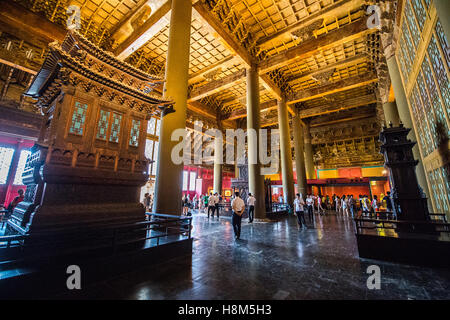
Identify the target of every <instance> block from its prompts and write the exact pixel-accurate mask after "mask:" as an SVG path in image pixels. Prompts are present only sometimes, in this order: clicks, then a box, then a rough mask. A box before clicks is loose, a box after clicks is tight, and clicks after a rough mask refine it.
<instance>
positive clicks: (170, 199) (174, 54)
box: [153, 0, 192, 214]
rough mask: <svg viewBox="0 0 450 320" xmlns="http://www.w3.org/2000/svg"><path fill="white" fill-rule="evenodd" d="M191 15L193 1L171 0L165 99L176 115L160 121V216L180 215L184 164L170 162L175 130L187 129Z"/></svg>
mask: <svg viewBox="0 0 450 320" xmlns="http://www.w3.org/2000/svg"><path fill="white" fill-rule="evenodd" d="M191 15H192V1H191V0H172V12H171V16H170V30H169V48H168V51H167V62H166V83H165V86H164V97H166V98H170V99H171V100H173V101H174V102H175V110H176V112H174V113H170V114H168V115H166V116H165V117H164V118H162V121H161V131H160V139H159V154H158V169H157V179H156V184H155V198H154V199H155V201H154V206H153V210H154V211H155V212H158V213H167V214H180V213H181V195H182V190H181V189H182V172H183V164H175V163H174V162H173V161H172V159H171V152H172V149H173V147H174V146H175V145H176V144H177V143H178V141H171V135H172V132H173V131H174V130H176V129H185V128H186V108H187V90H188V71H189V49H190V44H189V42H190V39H191Z"/></svg>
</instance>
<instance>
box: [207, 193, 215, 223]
mask: <svg viewBox="0 0 450 320" xmlns="http://www.w3.org/2000/svg"><path fill="white" fill-rule="evenodd" d="M215 208H216V200H215V197H214V195H213V194H212V192H211V193H210V194H209V199H208V218H209V213H210V211H212V216H213V217H214V209H215Z"/></svg>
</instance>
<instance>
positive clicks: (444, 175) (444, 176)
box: [441, 167, 450, 212]
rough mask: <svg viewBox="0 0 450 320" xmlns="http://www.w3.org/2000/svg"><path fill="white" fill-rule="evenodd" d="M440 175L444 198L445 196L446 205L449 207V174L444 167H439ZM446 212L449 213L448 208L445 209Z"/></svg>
mask: <svg viewBox="0 0 450 320" xmlns="http://www.w3.org/2000/svg"><path fill="white" fill-rule="evenodd" d="M441 175H442V181H444V188H445V192H444V197H445V195H447V196H446V200H447V205H448V206H450V176H449V175H450V172H448V171H446V169H445V167H441ZM446 212H449V208H448V207H447V210H446Z"/></svg>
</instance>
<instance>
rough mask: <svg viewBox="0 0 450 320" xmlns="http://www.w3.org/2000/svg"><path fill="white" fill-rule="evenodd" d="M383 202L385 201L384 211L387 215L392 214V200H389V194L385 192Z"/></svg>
mask: <svg viewBox="0 0 450 320" xmlns="http://www.w3.org/2000/svg"><path fill="white" fill-rule="evenodd" d="M383 201H386V210H387V211H389V213H392V212H393V211H394V210H393V209H394V206H393V205H392V198H391V192H390V191H388V192H386V195H385V196H384V199H383Z"/></svg>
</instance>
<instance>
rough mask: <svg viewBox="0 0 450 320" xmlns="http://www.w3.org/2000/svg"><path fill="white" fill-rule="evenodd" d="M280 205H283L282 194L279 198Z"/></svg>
mask: <svg viewBox="0 0 450 320" xmlns="http://www.w3.org/2000/svg"><path fill="white" fill-rule="evenodd" d="M278 203H283V196H282V195H281V194H280V196H279V197H278Z"/></svg>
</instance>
